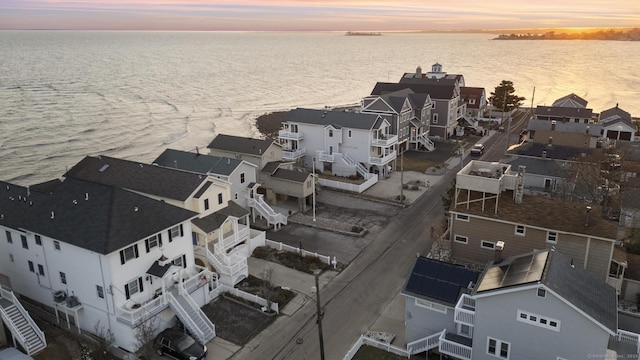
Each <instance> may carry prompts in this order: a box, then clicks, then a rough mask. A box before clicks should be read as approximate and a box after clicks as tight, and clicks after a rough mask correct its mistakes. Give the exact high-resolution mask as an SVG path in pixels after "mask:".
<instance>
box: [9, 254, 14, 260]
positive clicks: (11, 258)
mask: <svg viewBox="0 0 640 360" xmlns="http://www.w3.org/2000/svg"><path fill="white" fill-rule="evenodd" d="M9 260H11V262H14V261H13V254H9Z"/></svg>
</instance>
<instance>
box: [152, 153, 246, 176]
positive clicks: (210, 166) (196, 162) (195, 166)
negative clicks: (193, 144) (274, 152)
mask: <svg viewBox="0 0 640 360" xmlns="http://www.w3.org/2000/svg"><path fill="white" fill-rule="evenodd" d="M152 163H153V164H158V165H160V166H164V167H168V168H174V169H180V170H186V171H192V172H196V173H199V174H215V175H222V176H229V175H231V173H233V171H234V170H235V169H236V168H237V167H238V166H239V165H240V164H241V163H242V160H238V159H232V158H229V157H220V156H212V155H204V154H199V153H192V152H188V151H180V150H173V149H166V150H165V151H164V152H163V153H162V154H160V156H158V158H157V159H155V160H154V161H153V162H152Z"/></svg>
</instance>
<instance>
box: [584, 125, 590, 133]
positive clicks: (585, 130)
mask: <svg viewBox="0 0 640 360" xmlns="http://www.w3.org/2000/svg"><path fill="white" fill-rule="evenodd" d="M584 133H585V135H589V127H588V126H587V128H586V129H584Z"/></svg>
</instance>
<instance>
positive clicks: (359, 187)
mask: <svg viewBox="0 0 640 360" xmlns="http://www.w3.org/2000/svg"><path fill="white" fill-rule="evenodd" d="M377 182H378V177H377V176H372V177H371V178H370V179H368V180H367V181H365V182H363V183H362V184H351V183H347V182H342V181H335V180H327V179H323V178H318V184H320V185H322V186H326V187H329V188H333V189H340V190H346V191H352V192H355V193H358V194H360V193H363V192H364V191H365V190H367V189H368V188H370V187H372V186H373V185H375V183H377Z"/></svg>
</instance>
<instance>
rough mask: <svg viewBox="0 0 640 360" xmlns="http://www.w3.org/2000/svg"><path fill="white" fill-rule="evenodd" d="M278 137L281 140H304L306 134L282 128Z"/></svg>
mask: <svg viewBox="0 0 640 360" xmlns="http://www.w3.org/2000/svg"><path fill="white" fill-rule="evenodd" d="M278 139H281V140H302V139H304V134H303V133H301V132H293V131H289V130H280V131H278Z"/></svg>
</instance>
